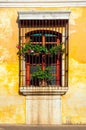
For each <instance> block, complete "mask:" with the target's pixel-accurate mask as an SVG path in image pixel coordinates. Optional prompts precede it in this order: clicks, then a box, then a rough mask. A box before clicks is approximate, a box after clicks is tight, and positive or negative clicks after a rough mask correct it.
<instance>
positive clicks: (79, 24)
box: [0, 8, 86, 124]
mask: <svg viewBox="0 0 86 130" xmlns="http://www.w3.org/2000/svg"><path fill="white" fill-rule="evenodd" d="M19 10H70V11H71V15H70V25H69V26H70V32H69V90H68V92H67V94H66V95H64V96H63V97H62V121H63V123H72V124H77V123H78V124H86V112H85V111H86V100H85V99H86V56H85V52H86V50H85V49H86V29H85V26H86V8H47V9H46V8H1V9H0V123H25V118H26V117H25V97H24V96H20V95H19V93H18V57H17V55H16V53H17V49H16V44H17V43H18V24H17V18H18V13H17V11H19Z"/></svg>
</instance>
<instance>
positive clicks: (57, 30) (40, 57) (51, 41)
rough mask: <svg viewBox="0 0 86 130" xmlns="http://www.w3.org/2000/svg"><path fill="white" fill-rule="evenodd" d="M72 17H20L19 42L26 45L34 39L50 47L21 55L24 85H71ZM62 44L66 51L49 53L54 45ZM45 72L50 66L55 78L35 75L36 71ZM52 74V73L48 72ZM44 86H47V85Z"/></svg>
mask: <svg viewBox="0 0 86 130" xmlns="http://www.w3.org/2000/svg"><path fill="white" fill-rule="evenodd" d="M68 22H69V21H68V19H37V20H36V19H20V20H19V43H20V45H21V46H24V45H25V44H26V43H28V41H29V40H31V42H30V44H31V45H34V46H35V45H39V46H43V47H45V48H47V50H48V53H46V54H45V53H39V54H34V53H33V54H32V55H27V54H26V55H25V57H24V56H22V55H21V56H20V58H19V61H20V62H19V63H20V64H19V65H20V66H19V69H20V71H19V72H20V73H19V83H20V85H19V86H20V88H21V87H23V88H28V91H30V88H31V89H32V91H33V88H36V89H37V88H38V89H40V91H42V89H43V88H45V90H46V88H56V89H61V90H62V89H63V88H67V87H68V39H69V35H68V33H69V32H68ZM61 44H62V49H63V50H64V53H63V54H62V55H61V54H60V55H58V54H53V55H51V53H49V50H51V48H53V47H56V46H58V45H61ZM38 67H39V68H40V69H41V72H44V71H45V70H46V69H47V68H49V70H48V74H50V76H51V77H52V78H50V79H49V80H47V81H46V82H45V78H44V79H43V80H41V81H42V82H41V85H40V79H39V78H37V77H35V78H34V76H33V75H34V72H39V68H38ZM48 77H49V75H48ZM43 90H44V89H43Z"/></svg>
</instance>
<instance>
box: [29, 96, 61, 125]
mask: <svg viewBox="0 0 86 130" xmlns="http://www.w3.org/2000/svg"><path fill="white" fill-rule="evenodd" d="M61 113H62V112H61V96H46V95H45V96H26V124H30V125H32V124H34V125H35V124H36V125H37V124H39V125H40V124H46V125H49V124H62V115H61Z"/></svg>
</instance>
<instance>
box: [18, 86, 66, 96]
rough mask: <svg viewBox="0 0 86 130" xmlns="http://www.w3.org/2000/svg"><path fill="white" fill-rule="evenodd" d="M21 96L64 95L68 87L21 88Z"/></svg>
mask: <svg viewBox="0 0 86 130" xmlns="http://www.w3.org/2000/svg"><path fill="white" fill-rule="evenodd" d="M19 91H20V94H23V95H25V96H26V95H64V94H66V92H67V91H68V87H20V89H19Z"/></svg>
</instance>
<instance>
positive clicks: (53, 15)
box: [18, 11, 70, 20]
mask: <svg viewBox="0 0 86 130" xmlns="http://www.w3.org/2000/svg"><path fill="white" fill-rule="evenodd" d="M18 14H19V20H24V19H25V20H26V19H29V20H30V19H36V20H37V19H69V15H70V11H19V12H18Z"/></svg>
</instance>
